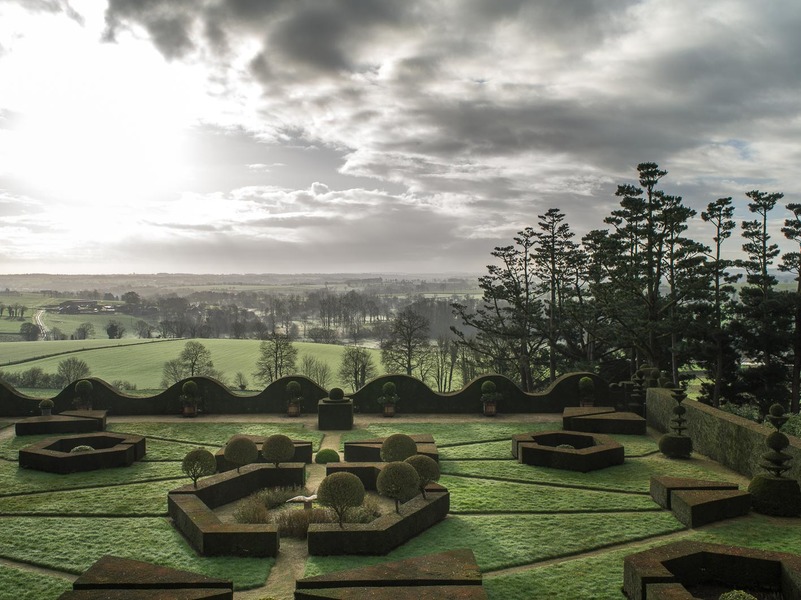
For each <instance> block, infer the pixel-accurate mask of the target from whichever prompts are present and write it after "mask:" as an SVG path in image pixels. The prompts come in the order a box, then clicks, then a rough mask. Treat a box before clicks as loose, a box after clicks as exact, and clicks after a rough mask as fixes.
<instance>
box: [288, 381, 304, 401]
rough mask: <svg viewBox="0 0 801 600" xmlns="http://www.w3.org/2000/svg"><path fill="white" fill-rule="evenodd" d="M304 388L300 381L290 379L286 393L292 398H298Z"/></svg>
mask: <svg viewBox="0 0 801 600" xmlns="http://www.w3.org/2000/svg"><path fill="white" fill-rule="evenodd" d="M301 391H302V388H301V387H300V382H298V381H290V382H289V383H287V384H286V394H287V396H289V397H290V398H297V397H298V396H300V394H301Z"/></svg>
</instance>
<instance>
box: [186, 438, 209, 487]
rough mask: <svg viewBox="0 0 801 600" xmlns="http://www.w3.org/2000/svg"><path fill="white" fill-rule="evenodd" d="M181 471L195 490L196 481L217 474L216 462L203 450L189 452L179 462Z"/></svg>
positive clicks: (197, 449)
mask: <svg viewBox="0 0 801 600" xmlns="http://www.w3.org/2000/svg"><path fill="white" fill-rule="evenodd" d="M181 471H183V472H184V474H185V475H186V476H187V477H189V478H190V479H191V480H192V483H193V484H194V486H195V488H197V480H198V479H200V478H201V477H206V476H208V475H214V474H215V473H216V472H217V460H216V459H215V458H214V455H213V454H212V453H211V452H209V451H208V450H206V449H205V448H195V449H194V450H190V451H189V452H187V453H186V456H184V459H183V460H182V461H181Z"/></svg>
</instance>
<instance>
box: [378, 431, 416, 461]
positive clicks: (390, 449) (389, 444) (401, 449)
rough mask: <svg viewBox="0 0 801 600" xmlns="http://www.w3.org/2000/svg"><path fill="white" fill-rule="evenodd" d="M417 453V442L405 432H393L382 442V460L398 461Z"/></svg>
mask: <svg viewBox="0 0 801 600" xmlns="http://www.w3.org/2000/svg"><path fill="white" fill-rule="evenodd" d="M415 454H417V443H416V442H415V441H414V440H413V439H412V438H411V436H408V435H406V434H405V433H393V434H392V435H391V436H389V437H388V438H387V439H385V440H384V443H383V444H381V460H383V461H384V462H396V461H401V460H406V459H407V458H409V457H410V456H414V455H415Z"/></svg>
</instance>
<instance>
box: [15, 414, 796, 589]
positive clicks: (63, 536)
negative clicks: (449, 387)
mask: <svg viewBox="0 0 801 600" xmlns="http://www.w3.org/2000/svg"><path fill="white" fill-rule="evenodd" d="M378 419H380V417H378ZM434 419H436V417H434ZM507 419H508V420H507ZM431 421H432V418H430V417H427V418H426V422H412V419H403V418H395V419H392V420H370V419H368V418H367V417H365V416H358V417H357V427H359V428H358V429H355V430H353V431H349V432H319V431H317V430H316V427H315V424H316V418H315V417H314V416H308V417H302V418H300V419H298V420H297V421H295V420H293V422H292V423H287V422H286V421H285V420H283V419H281V418H278V419H276V418H273V420H272V422H265V423H259V422H255V421H253V420H249V421H248V422H238V423H236V422H220V421H217V420H211V419H208V420H206V419H202V418H201V419H197V420H192V421H190V422H187V421H184V420H180V419H177V418H175V419H168V420H167V421H165V422H152V421H136V420H134V419H133V418H129V419H124V420H122V419H120V420H116V421H115V420H112V421H111V422H110V424H109V430H111V431H116V432H121V433H132V434H139V435H145V436H147V448H148V453H147V455H146V457H145V459H144V460H143V461H141V462H138V463H136V464H134V465H133V466H131V467H127V468H121V469H110V470H103V471H93V472H87V473H76V474H73V475H66V476H64V475H53V474H49V473H42V472H36V471H27V470H20V469H18V467H17V465H16V453H17V451H18V450H19V448H20V447H22V446H25V445H28V444H30V443H32V442H34V441H36V440H38V439H41V436H26V437H25V438H15V437H14V433H13V429H12V428H8V427H6V428H5V429H0V490H2V492H0V558H2V559H5V561H4V563H3V564H2V565H1V566H0V589H3V590H10V589H13V590H15V595H14V597H15V598H16V599H20V600H22V599H28V598H30V599H34V598H35V599H37V600H40V599H45V600H46V599H48V598H56V597H58V595H59V594H61V593H62V592H63V591H65V590H67V589H70V585H71V584H70V577H74V576H75V575H77V574H79V573H81V572H82V571H83V570H85V569H86V568H87V567H88V566H89V565H91V564H92V563H93V562H94V561H95V560H96V559H97V558H99V557H100V556H101V555H103V554H105V553H114V554H117V555H119V556H124V557H130V558H136V559H140V560H146V561H152V562H156V563H159V564H164V565H167V566H171V567H175V568H180V569H188V570H191V571H196V572H198V573H202V574H204V575H208V576H211V577H222V578H230V579H233V581H234V584H235V589H236V590H237V591H238V592H242V591H244V590H253V591H252V592H250V595H249V596H248V597H249V598H254V599H255V598H262V597H275V598H278V599H282V598H291V590H290V587H291V586H292V585H293V582H294V577H295V576H294V575H293V574H292V573H289V574H287V573H284V574H283V575H282V573H281V569H279V568H278V567H276V568H275V569H273V567H274V566H275V564H276V563H275V560H276V559H269V558H260V559H254V558H235V557H200V556H197V555H196V554H195V553H194V551H193V550H192V549H191V548H190V546H189V544H188V543H187V542H186V541H185V540H184V539H183V538H182V537H181V535H180V534H179V533H178V532H177V531H176V530H175V529H174V528H173V527H172V525H171V524H170V522H169V520H168V519H167V517H166V514H167V507H166V504H167V502H166V497H167V492H168V491H169V490H171V489H174V488H175V487H178V486H180V485H184V484H186V483H188V481H189V480H188V478H186V477H185V476H184V475H183V474H182V473H181V468H180V461H181V459H182V458H183V456H184V455H185V454H186V452H187V451H188V450H190V449H192V448H195V447H197V446H203V447H206V448H208V449H209V450H211V451H215V450H216V449H218V448H220V447H222V446H223V445H224V444H225V443H226V441H227V440H228V439H229V438H230V437H231V436H232V435H234V434H236V433H248V434H254V435H271V434H274V433H284V434H286V435H288V436H290V437H292V438H294V439H305V440H309V441H311V442H312V443H313V446H314V450H315V451H317V450H319V449H320V448H335V449H339V450H340V451H341V450H342V444H343V443H344V442H345V441H352V440H359V439H365V438H372V437H385V436H387V435H390V434H392V433H409V434H412V433H430V434H431V435H433V436H434V439H435V440H436V442H437V446H438V448H439V451H440V467H441V471H442V477H441V479H440V483H441V484H443V485H445V486H446V487H447V488H448V489H449V491H450V495H451V513H450V515H449V516H448V518H447V519H445V520H444V521H442V522H441V523H439V524H437V525H435V526H434V527H432V528H431V529H429V530H427V531H426V532H424V533H423V534H422V535H420V536H418V537H417V538H415V539H413V540H411V541H410V542H408V543H406V544H404V545H403V546H401V547H399V548H397V549H396V550H394V551H393V552H391V553H390V554H388V555H387V556H367V557H354V556H344V557H343V556H338V557H323V556H315V557H308V556H306V554H305V553H303V552H300V553H299V552H298V551H297V550H298V548H301V549H302V548H303V546H302V542H299V541H295V542H292V543H290V541H289V540H287V544H286V546H284V545H283V544H282V552H284V551H286V552H287V554H286V555H285V556H287V557H288V558H287V561H285V562H284V565H283V566H282V567H281V568H283V569H286V568H289V567H287V566H286V565H287V562H290V563H292V567H291V568H292V569H294V571H293V572H294V573H295V574H297V573H299V575H297V576H298V577H300V576H312V575H319V574H323V573H327V572H331V571H336V570H341V569H350V568H355V567H359V566H364V565H371V564H378V563H382V562H386V561H392V560H398V559H401V558H409V557H414V556H421V555H425V554H429V553H433V552H440V551H445V550H449V549H455V548H461V547H469V548H471V549H472V550H473V551H474V553H475V555H476V559H477V562H478V565H479V567H480V569H481V571H482V572H483V574H484V586H485V589H486V590H487V593H488V595H489V597H490V598H493V599H495V598H497V599H501V598H534V597H550V598H565V599H570V598H603V599H615V598H620V599H623V598H624V597H623V595H622V592H621V591H620V590H621V586H622V581H623V579H622V577H623V562H622V561H623V557H624V556H626V555H627V554H631V553H633V552H638V551H641V550H644V549H647V548H649V547H653V546H655V545H658V544H661V543H665V542H667V541H672V540H675V539H697V540H699V541H709V542H715V543H728V544H737V545H743V546H748V547H753V548H763V549H771V550H779V551H783V552H795V553H801V536H798V533H797V532H798V524H797V522H796V521H793V520H790V519H774V518H769V517H763V516H760V515H755V514H753V513H752V514H751V515H750V516H747V517H743V518H740V519H735V520H732V521H724V522H722V523H718V524H714V525H711V526H708V527H705V528H703V529H699V530H687V529H685V528H684V526H683V525H682V524H681V523H679V522H678V521H677V520H676V519H675V518H674V517H673V515H672V514H671V513H670V512H668V511H665V510H661V509H660V508H659V507H658V506H657V505H656V504H655V503H654V502H653V501H652V500H651V498H650V496H649V494H648V489H649V480H650V477H651V476H653V475H676V476H683V477H699V478H705V479H712V480H727V481H735V482H737V483H739V484H740V485H741V487H742V488H744V487H745V485H747V481H745V480H744V479H743V478H742V477H740V476H738V475H737V474H734V473H732V472H730V471H726V470H725V469H722V468H721V467H720V466H719V465H717V464H716V463H713V462H711V461H708V460H706V459H704V458H703V457H698V456H696V457H695V458H693V459H691V460H689V461H673V460H669V459H666V458H664V457H663V456H662V455H661V453H659V452H658V450H657V446H656V440H655V439H654V438H651V437H639V436H622V435H616V436H612V437H613V438H615V439H616V440H617V441H619V442H620V443H622V444H623V445H624V446H625V449H626V462H625V464H623V465H621V466H617V467H612V468H607V469H603V470H599V471H593V472H590V473H576V472H571V471H563V470H554V469H547V468H540V467H531V466H526V465H521V464H519V463H517V462H516V461H515V460H513V459H512V458H511V453H510V450H511V436H512V435H513V434H517V433H526V432H530V431H542V430H547V429H559V428H560V421H558V420H556V419H555V417H554V416H553V415H546V416H543V415H538V416H537V415H532V416H530V417H529V418H528V420H524V418H520V419H515V417H513V416H508V417H499V418H497V419H476V418H472V419H471V418H467V417H466V418H465V419H464V421H460V420H457V419H442V420H441V421H439V422H431ZM309 469H317V470H323V469H324V467H322V466H321V465H312V466H310V467H309ZM315 473H317V474H316V476H317V477H319V472H317V471H315ZM788 525H792V527H788ZM293 543H294V544H295V545H294V546H293V545H292V544H293ZM285 548H286V550H285ZM293 548H294V550H293ZM278 560H279V561H280V560H281V558H280V555H279V559H278ZM32 567H36V570H32ZM273 570H274V571H275V572H273ZM590 575H591V576H590ZM282 579H283V580H284V584H283V585H282V584H280V583H276V582H280V581H281V580H282ZM287 582H288V583H287ZM265 584H266V585H267V587H264V586H265ZM237 596H239V594H238V593H237ZM241 597H243V598H244V597H245V596H241Z"/></svg>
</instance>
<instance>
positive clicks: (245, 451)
mask: <svg viewBox="0 0 801 600" xmlns="http://www.w3.org/2000/svg"><path fill="white" fill-rule="evenodd" d="M223 456H224V457H225V460H227V461H228V462H229V463H231V464H232V465H234V466H235V467H236V470H237V471H239V467H243V466H245V465H249V464H250V463H254V462H256V461H257V460H258V458H259V449H258V447H257V446H256V442H254V441H253V440H251V439H250V438H246V437H244V436H236V437H233V438H231V440H230V441H229V442H228V443H227V444H226V445H225V451H224V453H223Z"/></svg>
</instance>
